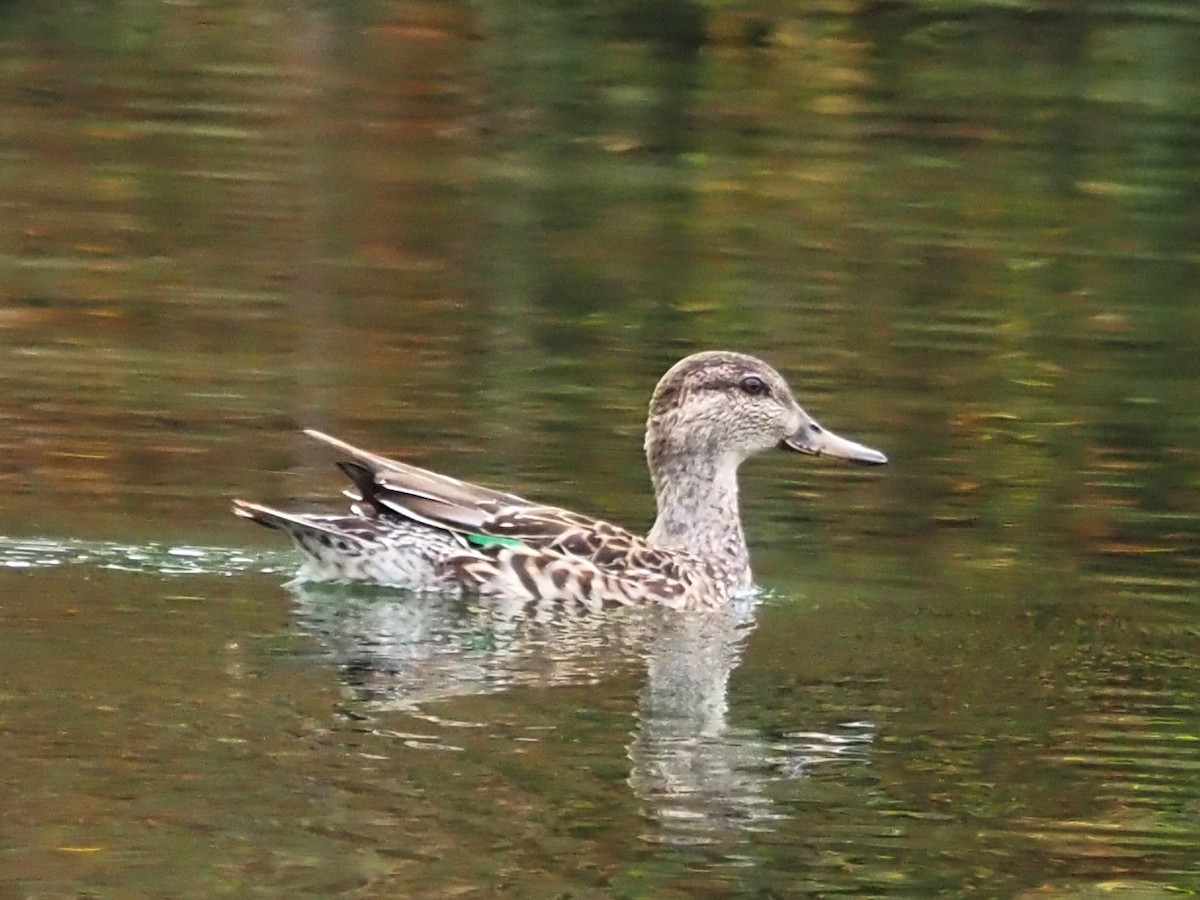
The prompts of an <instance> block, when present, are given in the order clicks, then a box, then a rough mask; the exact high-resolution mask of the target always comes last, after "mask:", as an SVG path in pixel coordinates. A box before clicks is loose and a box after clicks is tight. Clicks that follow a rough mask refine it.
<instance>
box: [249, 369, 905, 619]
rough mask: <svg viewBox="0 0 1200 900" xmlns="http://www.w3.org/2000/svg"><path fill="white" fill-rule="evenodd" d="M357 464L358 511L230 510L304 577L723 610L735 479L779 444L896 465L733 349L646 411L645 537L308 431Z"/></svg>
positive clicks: (735, 549) (671, 377) (737, 553)
mask: <svg viewBox="0 0 1200 900" xmlns="http://www.w3.org/2000/svg"><path fill="white" fill-rule="evenodd" d="M305 433H306V434H308V435H309V436H310V437H313V438H315V439H317V440H320V441H323V442H324V443H327V444H329V445H331V446H333V447H335V448H336V449H338V450H339V451H341V452H342V453H344V454H346V455H347V456H349V457H350V459H349V461H345V462H342V463H340V464H339V465H340V466H341V468H342V470H343V471H344V472H345V473H346V474H347V475H348V476H349V477H350V479H351V481H353V482H354V485H355V488H356V489H357V492H356V494H355V495H354V503H353V505H352V514H351V515H349V516H315V515H305V514H294V513H285V512H281V511H279V510H274V509H271V508H270V507H265V506H261V505H258V504H251V503H246V502H243V501H240V500H239V501H235V503H234V510H235V512H237V513H238V514H239V515H241V516H244V517H246V518H249V519H252V520H254V521H256V522H259V523H260V524H263V525H268V526H270V527H274V528H280V529H282V530H284V531H286V532H287V533H288V534H290V535H291V536H292V538H293V539H294V540H295V541H296V544H297V546H298V547H299V548H300V550H301V551H302V553H303V555H304V557H305V566H304V568H303V569H302V570H301V573H300V577H301V578H305V579H311V580H323V579H350V580H366V581H375V582H380V583H386V584H394V585H399V586H403V587H409V588H415V589H435V590H445V589H465V590H470V591H475V592H478V593H481V594H505V595H512V596H516V597H523V598H527V599H529V600H549V601H574V602H578V603H582V604H584V605H585V606H587V607H589V608H593V609H599V608H602V607H603V606H605V605H615V604H635V603H658V604H662V605H664V606H669V607H673V608H677V609H686V608H695V607H705V606H715V605H719V604H721V603H724V602H726V601H727V600H729V599H730V598H731V597H733V596H735V595H736V594H738V593H741V592H743V591H746V590H748V589H749V588H750V586H751V573H750V565H749V555H748V553H747V550H746V541H745V536H744V534H743V532H742V524H741V516H740V513H739V510H738V497H737V468H738V466H739V465H740V464H741V463H742V461H743V460H745V459H747V458H748V457H750V456H753V455H755V454H757V453H761V452H764V451H766V450H769V449H772V448H776V447H782V448H785V449H791V450H798V451H800V452H803V453H810V454H817V455H822V454H824V455H830V456H835V457H840V458H843V459H849V460H853V461H856V462H862V463H868V464H873V465H878V464H881V463H884V462H886V458H885V457H884V456H883V454H881V453H879V452H878V451H875V450H871V449H869V448H867V447H864V446H862V445H860V444H856V443H854V442H852V441H847V440H845V439H843V438H839V437H837V436H836V435H834V434H831V433H830V432H827V431H825V430H824V429H823V428H821V426H819V425H818V424H817V423H816V422H815V421H813V420H812V418H811V417H810V416H808V414H807V413H805V412H804V411H803V410H802V409H801V408H800V407H799V405H797V403H796V401H795V399H794V398H793V397H792V393H791V390H790V389H789V387H788V385H787V383H786V382H785V381H784V379H783V378H782V376H780V375H779V373H778V372H776V371H775V370H774V369H772V368H771V367H770V366H768V365H767V364H766V363H764V362H762V361H761V360H758V359H755V358H754V357H751V356H745V355H743V354H739V353H730V352H724V351H716V352H708V353H697V354H695V355H693V356H689V357H687V358H686V359H683V360H681V361H680V362H678V363H676V364H675V366H673V367H672V368H671V369H670V370H669V371H668V372H667V373H666V374H665V375H664V376H663V377H662V380H661V381H660V382H659V384H658V387H657V388H656V389H655V391H654V395H653V397H652V398H651V401H650V415H649V419H648V421H647V426H646V441H645V450H646V459H647V463H648V465H649V468H650V473H651V477H652V479H653V482H654V489H655V495H656V499H657V503H658V516H657V519H656V520H655V523H654V527H653V528H652V529H651V531H650V534H649V535H648V536H647V537H645V538H643V537H639V536H637V535H634V534H632V533H630V532H628V531H626V530H625V529H623V528H620V527H618V526H616V525H613V524H610V523H608V522H604V521H601V520H599V519H593V518H590V517H588V516H584V515H580V514H579V513H574V512H569V511H567V510H563V509H559V508H557V507H552V506H543V505H539V504H536V503H532V502H530V501H528V500H525V499H523V498H521V497H518V496H516V495H514V494H509V493H505V492H502V491H497V490H493V489H491V488H486V487H481V486H479V485H474V484H470V483H468V482H464V481H459V480H458V479H455V478H451V477H449V476H446V475H440V474H438V473H436V472H431V471H428V470H426V469H421V468H418V467H417V466H412V465H409V464H407V463H403V462H398V461H396V460H391V459H388V458H386V457H383V456H379V455H377V454H374V453H370V452H368V451H366V450H361V449H359V448H358V447H355V446H353V445H351V444H347V443H345V442H344V441H340V440H338V439H337V438H334V437H330V436H329V435H327V434H323V433H321V432H319V431H313V430H308V431H306V432H305Z"/></svg>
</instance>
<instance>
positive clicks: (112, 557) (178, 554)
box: [0, 535, 295, 575]
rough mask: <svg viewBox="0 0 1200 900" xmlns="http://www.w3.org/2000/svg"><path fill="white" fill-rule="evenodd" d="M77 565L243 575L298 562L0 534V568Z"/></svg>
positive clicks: (236, 551)
mask: <svg viewBox="0 0 1200 900" xmlns="http://www.w3.org/2000/svg"><path fill="white" fill-rule="evenodd" d="M75 565H84V566H92V567H94V568H98V569H113V570H116V571H121V572H143V573H147V574H154V575H240V574H244V573H247V572H261V573H277V572H288V571H290V570H291V569H292V568H293V567H294V565H295V562H294V559H292V558H291V556H290V555H288V554H286V553H255V554H249V553H247V552H246V551H245V550H243V549H241V548H237V547H199V546H195V545H191V544H162V543H147V544H124V543H118V542H114V541H84V540H76V539H72V538H66V539H63V538H39V537H33V538H17V537H6V536H2V535H0V568H5V569H48V568H55V567H60V566H75Z"/></svg>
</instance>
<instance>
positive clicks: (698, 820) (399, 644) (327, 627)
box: [293, 585, 872, 844]
mask: <svg viewBox="0 0 1200 900" xmlns="http://www.w3.org/2000/svg"><path fill="white" fill-rule="evenodd" d="M293 591H294V592H295V594H296V598H297V609H298V616H299V621H300V623H301V625H302V627H303V628H304V629H305V630H306V631H308V632H309V633H311V634H312V635H313V636H315V637H316V638H317V639H318V641H319V643H320V645H321V648H322V650H323V652H324V654H325V655H326V658H327V659H328V660H329V661H330V662H331V663H333V664H334V665H335V666H336V667H337V668H338V670H339V671H340V673H341V678H342V681H343V684H344V685H345V687H346V688H347V692H348V694H349V696H350V698H351V700H350V706H351V707H352V708H353V709H354V710H355V711H354V715H355V716H361V717H365V718H366V719H369V720H375V719H378V718H379V717H386V716H388V715H389V714H392V713H397V712H402V713H405V714H408V715H410V716H416V717H418V718H426V719H427V720H429V721H430V722H431V723H432V724H433V725H434V726H435V728H434V730H435V731H436V730H437V726H440V725H444V724H446V723H448V722H454V721H458V722H459V724H462V723H461V720H459V719H456V716H455V710H456V709H458V708H459V706H460V705H459V704H456V703H455V702H454V701H455V700H456V699H462V698H467V697H471V696H477V695H482V694H492V693H497V692H500V691H505V690H521V689H524V688H548V687H569V686H581V685H597V684H598V683H603V682H605V681H608V680H615V679H618V678H619V677H621V676H628V675H629V674H630V673H631V672H637V673H639V677H641V678H642V679H643V680H642V685H641V688H640V690H639V693H638V701H637V711H636V712H637V715H636V718H637V727H636V729H635V731H634V733H633V735H632V739H631V741H630V743H629V745H628V757H629V760H630V771H629V775H628V783H629V785H630V786H631V787H632V789H633V791H634V793H635V795H636V796H637V797H638V799H639V800H640V801H641V803H642V806H643V813H644V815H645V816H646V818H647V819H648V820H649V821H651V822H653V823H654V826H653V827H652V828H651V830H650V832H649V833H648V834H646V835H645V837H646V839H648V840H652V841H661V842H666V843H683V844H688V843H709V842H717V841H724V840H728V839H731V838H736V836H737V834H738V833H740V832H743V831H747V830H759V829H765V828H770V826H771V822H772V821H774V820H776V819H779V818H782V817H783V816H784V815H785V813H784V812H783V811H782V808H781V807H778V806H776V805H775V804H774V802H773V800H772V799H771V792H770V787H771V785H772V784H774V783H777V782H779V781H781V780H787V779H796V778H802V777H805V776H806V775H807V774H808V772H809V771H810V770H811V768H812V767H813V766H815V765H821V764H827V763H830V762H834V761H842V762H849V761H854V760H864V759H865V758H866V752H867V750H868V749H869V746H870V742H871V738H872V734H871V729H870V727H869V726H868V725H865V724H862V723H856V724H854V725H846V726H840V733H838V734H821V733H819V732H815V731H806V732H805V733H804V734H801V735H787V736H784V737H772V738H771V739H767V738H765V737H764V736H763V735H762V734H760V733H759V732H758V731H756V730H755V729H752V728H739V727H733V726H730V725H729V723H728V721H727V713H728V706H729V701H728V687H729V680H730V676H731V675H732V673H733V672H734V670H735V669H736V667H737V666H738V664H739V662H740V661H741V657H742V652H743V649H744V647H745V644H746V641H747V640H748V638H749V637H750V635H751V633H752V632H753V629H754V624H755V613H756V607H757V605H758V600H757V599H756V598H755V597H753V596H747V597H744V598H742V599H741V600H739V601H737V602H735V603H732V604H728V605H726V606H724V607H721V608H720V609H716V610H708V611H705V612H704V613H702V614H695V615H690V616H681V615H679V614H677V613H674V612H672V611H670V610H663V609H658V608H628V609H621V610H616V611H613V613H612V614H610V615H606V616H595V615H589V614H587V613H586V611H585V610H582V609H581V608H576V607H559V608H557V609H553V610H551V609H548V608H546V607H542V606H528V605H526V604H522V603H513V604H510V605H507V606H506V605H503V604H497V603H495V602H489V603H486V604H482V603H471V602H465V601H464V600H463V599H462V598H459V597H456V596H453V595H446V596H437V595H430V594H422V595H420V596H415V595H411V594H407V593H405V592H396V593H393V594H388V593H381V592H379V591H371V592H366V591H361V590H360V591H357V592H356V591H355V590H354V589H353V588H348V587H345V586H342V587H333V586H324V587H321V586H307V587H305V586H299V585H298V586H294V587H293ZM597 689H599V688H597ZM472 724H481V725H486V724H488V723H472ZM383 730H384V731H386V729H383ZM452 733H453V732H452ZM406 737H407V738H410V739H411V737H412V736H411V735H406ZM424 746H427V747H434V748H436V747H437V746H438V743H437V739H436V738H431V740H430V742H429V743H426V744H424Z"/></svg>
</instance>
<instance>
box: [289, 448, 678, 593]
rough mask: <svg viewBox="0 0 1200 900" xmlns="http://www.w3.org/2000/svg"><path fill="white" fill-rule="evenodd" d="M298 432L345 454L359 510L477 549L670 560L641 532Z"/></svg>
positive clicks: (649, 562) (653, 563)
mask: <svg viewBox="0 0 1200 900" xmlns="http://www.w3.org/2000/svg"><path fill="white" fill-rule="evenodd" d="M305 434H307V435H309V436H310V437H313V438H316V439H317V440H320V441H322V442H324V443H326V444H329V445H330V446H332V447H335V448H337V449H338V450H340V451H342V452H343V453H345V454H347V455H348V456H350V457H352V460H351V461H344V462H340V463H338V466H339V468H341V470H342V471H343V472H345V473H346V475H347V476H348V477H349V478H350V480H351V481H353V482H354V486H355V487H356V488H357V492H356V493H355V494H354V495H352V496H354V497H355V499H356V500H358V501H359V502H358V503H357V504H356V511H358V512H359V513H361V514H367V515H370V514H374V515H383V516H399V517H401V518H404V519H410V520H412V521H415V522H420V523H422V524H424V525H427V526H429V527H431V528H437V529H440V530H443V531H449V532H453V533H456V534H459V535H461V536H462V537H464V538H465V539H466V540H467V542H468V544H469V545H470V546H471V547H473V548H475V549H477V550H479V551H487V550H491V549H496V548H501V547H507V548H517V547H523V548H526V549H527V550H530V551H533V552H539V553H549V554H553V555H563V556H578V557H584V558H586V559H589V560H591V561H592V562H594V563H595V564H596V565H597V566H599V567H601V568H622V569H651V570H656V569H661V568H662V567H663V566H665V565H666V564H667V563H668V562H669V561H670V554H667V553H666V552H665V551H662V550H660V549H658V548H655V547H653V546H652V545H650V544H649V543H648V542H647V541H646V540H645V539H644V538H641V537H638V536H637V535H635V534H633V533H632V532H629V531H627V530H625V529H624V528H620V527H618V526H616V525H613V524H611V523H609V522H605V521H603V520H601V519H594V518H592V517H590V516H585V515H581V514H579V513H574V512H570V511H568V510H565V509H560V508H558V507H554V506H545V505H541V504H536V503H532V502H530V501H529V500H526V499H524V498H523V497H519V496H517V495H516V494H510V493H506V492H504V491H497V490H494V489H492V488H487V487H483V486H481V485H477V484H472V483H470V482H467V481H461V480H459V479H457V478H451V477H450V476H448V475H442V474H440V473H437V472H431V471H429V470H428V469H422V468H420V467H419V466H414V465H410V464H408V463H403V462H399V461H397V460H394V459H389V458H387V457H386V456H380V455H378V454H376V453H371V452H369V451H367V450H363V449H361V448H359V447H355V446H354V445H353V444H348V443H346V442H345V441H341V440H338V439H337V438H334V437H331V436H330V435H327V434H324V433H322V432H320V431H315V430H313V429H307V430H306V431H305Z"/></svg>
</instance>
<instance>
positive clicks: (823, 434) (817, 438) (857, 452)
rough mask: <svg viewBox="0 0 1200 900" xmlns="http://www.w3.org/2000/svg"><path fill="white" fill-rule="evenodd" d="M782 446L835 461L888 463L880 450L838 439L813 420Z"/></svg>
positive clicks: (873, 464) (878, 464)
mask: <svg viewBox="0 0 1200 900" xmlns="http://www.w3.org/2000/svg"><path fill="white" fill-rule="evenodd" d="M782 446H784V447H785V448H787V449H788V450H795V451H797V452H799V453H808V454H811V455H813V456H832V457H833V458H834V459H846V460H849V461H850V462H856V463H862V464H863V465H866V466H882V465H883V464H884V463H886V462H887V457H886V456H884V455H883V454H882V453H880V452H879V451H878V450H872V449H871V448H870V447H867V446H864V445H863V444H859V443H856V442H855V441H851V440H847V439H846V438H844V437H838V436H837V435H836V434H834V433H833V432H832V431H826V430H825V429H824V428H822V427H821V426H820V425H818V424H817V423H816V422H814V421H812V420H811V419H810V420H809V421H808V422H806V423H805V424H804V425H803V426H801V428H800V430H799V431H797V432H796V433H795V434H793V435H791V436H790V437H786V438H784V439H783V445H782Z"/></svg>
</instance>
